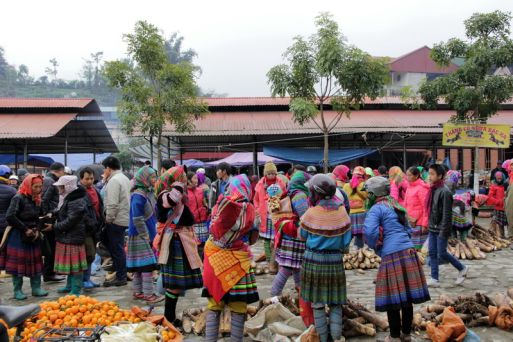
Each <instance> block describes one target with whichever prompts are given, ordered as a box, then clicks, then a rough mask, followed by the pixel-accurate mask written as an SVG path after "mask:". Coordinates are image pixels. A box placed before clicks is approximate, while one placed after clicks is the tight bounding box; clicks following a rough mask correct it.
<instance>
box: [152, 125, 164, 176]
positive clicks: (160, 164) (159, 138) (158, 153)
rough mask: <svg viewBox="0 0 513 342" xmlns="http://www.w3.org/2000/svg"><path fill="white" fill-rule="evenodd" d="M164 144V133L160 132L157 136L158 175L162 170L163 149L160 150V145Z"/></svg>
mask: <svg viewBox="0 0 513 342" xmlns="http://www.w3.org/2000/svg"><path fill="white" fill-rule="evenodd" d="M161 142H162V132H159V134H158V135H157V173H158V174H160V170H161V169H162V149H161V148H160V144H161ZM151 165H153V160H152V161H151Z"/></svg>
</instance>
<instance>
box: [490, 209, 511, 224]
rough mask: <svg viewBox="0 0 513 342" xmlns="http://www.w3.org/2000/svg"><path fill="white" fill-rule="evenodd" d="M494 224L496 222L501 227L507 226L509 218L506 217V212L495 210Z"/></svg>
mask: <svg viewBox="0 0 513 342" xmlns="http://www.w3.org/2000/svg"><path fill="white" fill-rule="evenodd" d="M493 222H495V223H496V224H498V225H499V226H507V225H508V218H507V216H506V212H504V211H503V210H494V211H493Z"/></svg>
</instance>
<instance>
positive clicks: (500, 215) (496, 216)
mask: <svg viewBox="0 0 513 342" xmlns="http://www.w3.org/2000/svg"><path fill="white" fill-rule="evenodd" d="M505 181H506V176H505V175H504V174H503V173H502V172H496V173H495V179H494V180H493V181H492V185H491V186H490V192H489V193H488V203H487V204H490V205H493V206H494V211H493V220H492V229H494V230H495V232H496V234H497V236H500V237H504V236H505V232H504V228H505V227H507V226H508V219H507V218H506V213H505V212H504V200H505V198H506V190H505V189H504V182H505Z"/></svg>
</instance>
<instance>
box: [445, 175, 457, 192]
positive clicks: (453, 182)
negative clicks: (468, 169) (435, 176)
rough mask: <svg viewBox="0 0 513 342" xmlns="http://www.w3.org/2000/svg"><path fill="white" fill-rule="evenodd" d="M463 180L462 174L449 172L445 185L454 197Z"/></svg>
mask: <svg viewBox="0 0 513 342" xmlns="http://www.w3.org/2000/svg"><path fill="white" fill-rule="evenodd" d="M460 179H461V173H460V172H459V171H456V170H449V171H447V175H446V176H445V185H446V186H447V187H448V188H449V190H451V192H452V194H453V195H456V188H457V187H458V183H459V181H460Z"/></svg>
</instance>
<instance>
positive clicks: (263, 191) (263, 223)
mask: <svg viewBox="0 0 513 342" xmlns="http://www.w3.org/2000/svg"><path fill="white" fill-rule="evenodd" d="M276 184H278V185H279V186H280V187H281V189H282V191H283V192H285V191H286V190H287V187H286V186H285V184H284V183H283V181H282V180H281V179H280V178H278V177H276ZM268 199H269V197H268V196H267V188H266V183H265V176H264V177H262V178H261V179H260V181H259V182H258V183H257V185H256V187H255V197H254V198H253V204H254V205H255V209H256V212H257V215H259V216H260V232H261V233H265V231H266V229H267V201H268Z"/></svg>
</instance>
